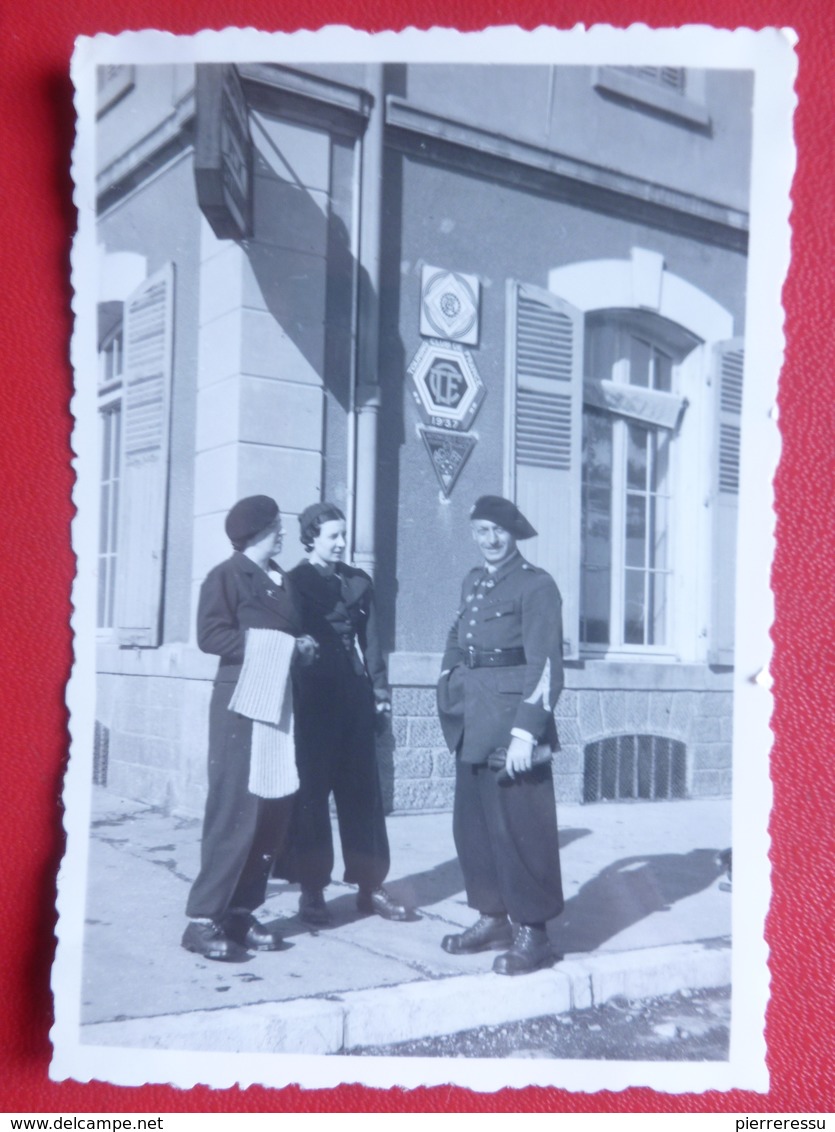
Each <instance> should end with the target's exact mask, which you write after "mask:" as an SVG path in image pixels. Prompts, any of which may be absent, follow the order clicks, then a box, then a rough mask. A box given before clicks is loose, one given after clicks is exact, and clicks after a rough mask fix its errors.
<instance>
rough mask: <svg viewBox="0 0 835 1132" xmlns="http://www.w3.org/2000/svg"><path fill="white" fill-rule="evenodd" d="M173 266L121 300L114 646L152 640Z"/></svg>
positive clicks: (161, 534) (163, 494) (160, 545)
mask: <svg viewBox="0 0 835 1132" xmlns="http://www.w3.org/2000/svg"><path fill="white" fill-rule="evenodd" d="M173 315H174V265H173V264H166V266H165V267H163V268H162V269H161V270H159V271H158V272H156V273H155V274H154V275H151V276H150V277H149V278H148V279H146V280H145V282H144V283H142V284H141V285H140V286H139V287H138V288H137V289H136V290H135V291H134V292H133V294H132V295H130V296H129V298H128V299H127V300H126V302H125V329H124V351H125V354H124V385H123V389H124V393H123V402H122V462H121V479H120V492H121V499H120V504H119V549H118V556H117V571H116V636H117V640H118V642H119V644H120V645H134V646H141V647H146V648H147V647H154V646H156V645H158V644H159V643H160V620H161V612H162V608H161V607H162V576H163V559H164V545H165V518H166V509H167V498H168V449H169V434H170V419H171V371H172V354H173V331H174V326H173Z"/></svg>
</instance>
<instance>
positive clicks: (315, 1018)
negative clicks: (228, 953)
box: [81, 940, 731, 1054]
mask: <svg viewBox="0 0 835 1132" xmlns="http://www.w3.org/2000/svg"><path fill="white" fill-rule="evenodd" d="M730 981H731V951H730V946H729V941H728V940H718V941H709V942H707V943H695V944H673V945H670V946H665V947H650V948H643V949H640V950H637V951H621V952H611V953H605V952H602V953H601V952H598V953H597V954H595V955H593V956H589V957H588V958H585V957H583V958H576V957H575V958H570V959H567V960H565V961H564V962H562V963H560V964H559V965H558V966H557V967H555V968H554V969H553V970H547V971H538V972H537V973H536V974H534V975H528V976H525V977H524V978H516V979H508V978H504V977H502V976H498V975H493V974H480V975H458V976H451V977H449V978H442V979H433V980H431V981H428V982H416V983H403V984H400V985H399V986H389V987H383V988H377V989H373V990H358V991H348V992H346V993H344V994H342V995H339V996H335V995H334V996H330V997H329V998H322V999H315V998H303V999H291V1000H289V1001H283V1002H268V1003H258V1004H257V1005H253V1006H240V1007H234V1008H220V1009H217V1010H199V1011H190V1012H187V1013H181V1014H167V1015H155V1016H151V1017H146V1018H133V1019H128V1020H125V1021H117V1022H98V1023H93V1024H90V1025H87V1026H84V1027H82V1031H81V1033H82V1041H83V1043H84V1044H85V1045H104V1046H124V1047H134V1048H142V1049H184V1050H195V1051H209V1050H211V1051H221V1052H239V1053H293V1054H338V1053H341V1052H342V1051H344V1050H346V1049H355V1048H357V1047H362V1046H377V1045H392V1044H395V1043H397V1042H404V1041H412V1040H414V1039H417V1038H429V1037H440V1036H442V1035H445V1034H452V1033H456V1032H457V1031H460V1030H469V1029H474V1028H476V1027H479V1026H495V1025H501V1024H503V1023H507V1022H520V1021H524V1020H525V1019H527V1018H536V1017H540V1016H542V1015H548V1014H565V1013H568V1012H570V1011H571V1010H583V1009H587V1008H589V1007H591V1006H599V1005H602V1004H603V1003H605V1002H608V1001H609V1000H610V999H612V998H614V997H615V996H617V995H624V996H626V997H627V998H631V999H640V998H651V997H656V996H658V995H663V994H671V993H674V992H675V991H678V990H682V989H683V988H688V989H690V990H698V989H704V988H708V987H720V986H726V985H728V984H729V983H730ZM505 990H506V991H509V992H510V993H500V992H502V991H505Z"/></svg>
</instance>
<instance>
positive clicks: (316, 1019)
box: [82, 788, 730, 1052]
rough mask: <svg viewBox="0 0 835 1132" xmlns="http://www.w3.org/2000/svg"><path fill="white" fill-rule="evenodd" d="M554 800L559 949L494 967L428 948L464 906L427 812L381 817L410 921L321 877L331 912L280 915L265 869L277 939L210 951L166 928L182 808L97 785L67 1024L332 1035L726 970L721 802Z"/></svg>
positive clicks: (571, 1001)
mask: <svg viewBox="0 0 835 1132" xmlns="http://www.w3.org/2000/svg"><path fill="white" fill-rule="evenodd" d="M559 817H560V826H561V844H562V862H563V875H564V878H565V888H566V900H567V906H566V911H565V913H564V914H563V916H562V917H560V919H558V920H557V921H554V922H553V923H552V924H551V925H550V929H549V930H550V934H551V938H552V941H553V944H554V947H555V950H557V951H559V952H560V953H562V954H563V955H564V956H565V960H564V961H563V962H561V963H558V964H557V965H556V966H555V967H554V968H553V970H548V971H542V972H538V973H537V974H536V975H532V976H526V977H525V978H523V979H515V980H507V979H502V978H500V977H499V976H495V975H493V974H492V972H491V966H492V961H493V954H492V953H486V954H484V955H477V956H468V957H467V956H462V957H455V956H450V955H447V954H446V953H445V952H444V951H442V950H441V948H440V946H439V943H440V940H441V937H442V936H443V935H444V934H445V933H446V932H448V931H451V930H456V929H457V928H459V927H460V926H463V925H467V924H469V923H470V922H472V920H473V918H474V914H473V912H472V911H471V910H470V909H469V908H468V907H467V905H466V902H465V898H464V893H463V885H462V880H461V874H460V870H459V867H458V863H457V860H456V857H455V852H454V847H453V844H452V836H451V819H450V815H449V814H446V813H429V814H408V815H405V814H404V815H393V816H391V817H390V818H389V819H388V828H389V835H390V839H391V843H392V860H393V867H392V874H391V878H390V880H389V882H388V887H389V888H390V890H391V892H392V894H393V895H394V896H396V897H397V898H398V899H399V900H401V901H403V902H404V903H406V904H408V905H409V906H411V907H414V908H415V910H416V911H415V916H414V919H413V920H412V921H411V922H408V923H405V924H397V923H389V922H386V921H384V920H381V919H379V918H378V917H362V916H360V915H359V914H358V912H357V910H356V904H355V895H354V892H355V890H353V889H352V888H350V887H349V886H347V885H344V884H341V883H335V884H333V885H332V886H331V887H330V889H329V890H328V892H327V897H328V903H329V906H330V908H331V911H332V912H333V917H334V920H333V925H332V926H331V927H329V928H327V929H323V930H321V931H318V932H316V931H312V930H311V929H309V928H307V927H305V926H304V925H303V924H301V923H300V922H299V921H298V919H297V918H296V915H295V913H296V910H297V904H298V890H297V889H296V888H295V887H294V886H290V885H286V884H284V883H274V884H273V885H271V889H270V895H269V899H268V902H267V904H266V906H265V908H264V909H263V911H262V915H261V919H263V920H264V921H266V922H268V923H270V924H279V925H280V926H281V928H282V931H283V934H284V936H285V939H286V940H287V943H288V944H289V945H290V946H289V947H288V948H287V950H285V951H282V952H278V953H259V954H256V955H253V957H252V958H251V960H250V961H249V962H247V963H245V964H241V965H237V964H220V963H212V962H210V961H207V960H204V959H202V958H201V957H199V956H195V955H193V954H190V953H188V952H186V951H184V950H183V949H182V948H181V947H180V946H179V941H180V936H181V935H182V931H183V927H184V925H185V920H184V915H183V908H184V906H185V900H186V895H187V891H188V886H189V884H190V882H191V879H192V878H193V876H194V875H195V871H196V867H197V861H198V854H199V834H200V828H199V823H198V822H196V821H194V820H193V819H178V818H176V817H168V816H166V815H164V814H162V813H160V812H158V811H155V810H151V809H148V808H147V807H144V806H141V805H140V804H138V803H133V802H129V801H126V800H124V799H119V798H117V797H114V796H113V795H110V794H108V793H107V792H106V791H104V790H101V789H100V788H96V797H95V813H94V820H93V830H92V839H91V855H90V885H89V899H88V907H87V932H86V947H85V963H84V990H83V1008H82V1021H83V1023H84V1025H85V1037H84V1040H85V1041H93V1042H96V1043H102V1044H117V1045H122V1044H133V1045H150V1046H155V1047H168V1046H170V1047H171V1048H194V1049H239V1048H240V1049H249V1048H252V1049H263V1050H284V1051H298V1052H341V1051H342V1050H343V1049H346V1048H349V1047H356V1046H373V1045H382V1044H390V1043H392V1042H398V1041H405V1040H410V1039H415V1038H420V1037H426V1036H429V1035H437V1034H444V1033H453V1032H456V1031H459V1030H467V1029H470V1028H472V1027H474V1026H479V1025H495V1024H501V1023H504V1022H508V1021H516V1020H519V1019H524V1018H533V1017H538V1016H540V1015H542V1014H553V1015H558V1014H564V1013H566V1012H568V1011H571V1010H577V1009H583V1008H589V1007H592V1006H594V1005H600V1004H601V1003H603V1002H606V1001H608V1000H609V999H611V998H613V997H614V996H616V995H624V994H625V995H627V996H628V997H632V998H644V997H648V996H651V995H656V994H669V993H673V992H675V991H678V990H679V989H681V988H691V989H692V988H696V987H710V986H720V985H723V984H726V983H727V982H728V981H729V970H730V963H729V960H730V950H729V937H730V897H729V894H728V893H727V892H726V891H723V886H722V879H723V878H722V877H721V875H720V868H719V866H718V864H717V862H716V855H717V852H718V851H720V850H722V849H724V848H726V847H727V846H728V845H729V844H730V803H729V802H728V801H726V800H718V801H704V800H695V801H687V802H663V803H644V804H631V805H630V804H608V805H597V806H579V805H575V806H561V807H560V812H559ZM340 872H341V870H340V866H339V864H338V865H337V869H336V870H335V874H334V875H335V876H339V875H340ZM511 983H512V987H513V993H512V994H509V993H508V991H509V989H510V988H509V984H511ZM395 1005H396V1006H397V1007H398V1009H397V1010H394V1009H391V1008H392V1007H393V1006H395ZM242 1043H243V1044H242Z"/></svg>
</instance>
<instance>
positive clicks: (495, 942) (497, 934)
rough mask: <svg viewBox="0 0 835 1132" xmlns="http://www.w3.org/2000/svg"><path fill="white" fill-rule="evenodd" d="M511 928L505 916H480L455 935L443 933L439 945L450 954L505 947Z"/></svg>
mask: <svg viewBox="0 0 835 1132" xmlns="http://www.w3.org/2000/svg"><path fill="white" fill-rule="evenodd" d="M512 940H513V930H512V928H511V926H510V924H509V923H508V919H507V916H481V917H480V918H479V919H478V920H476V922H475V923H474V924H473V926H472V927H470V928H467V929H466V931H463V932H460V933H458V934H457V935H445V936H444V938H443V939H442V940H441V947H442V948H443V949H444V951H448V952H449V954H450V955H474V954H475V953H476V952H477V951H490V950H496V949H497V948H500V947H507V945H508V944H509V943H511V942H512Z"/></svg>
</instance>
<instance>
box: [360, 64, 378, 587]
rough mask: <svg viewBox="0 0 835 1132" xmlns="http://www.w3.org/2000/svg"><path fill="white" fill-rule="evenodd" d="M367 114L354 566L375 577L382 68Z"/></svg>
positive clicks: (370, 73) (372, 82) (371, 85)
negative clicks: (368, 113)
mask: <svg viewBox="0 0 835 1132" xmlns="http://www.w3.org/2000/svg"><path fill="white" fill-rule="evenodd" d="M366 76H367V81H366V87H367V90H368V92H369V94H370V95H371V98H372V100H373V101H372V106H371V113H370V115H369V118H368V125H367V127H366V130H365V135H364V136H363V139H362V143H361V144H362V156H361V159H360V233H359V280H358V283H359V286H358V304H357V308H358V309H357V319H358V326H357V331H358V333H357V368H356V389H355V395H354V405H355V410H356V484H355V492H356V495H355V500H356V506H355V511H354V561H355V563H356V564H357V566H359V567H361V569H363V570H366V571H367V572H368V573H369V574H372V575H373V573H374V565H375V560H376V556H375V550H374V520H375V512H376V501H377V500H376V497H377V417H378V415H379V409H380V373H379V357H380V243H381V234H382V188H383V130H384V127H385V109H386V108H385V96H384V91H383V66H382V64H379V63H371V64H369V65H368V67H367V69H366Z"/></svg>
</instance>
